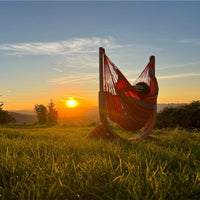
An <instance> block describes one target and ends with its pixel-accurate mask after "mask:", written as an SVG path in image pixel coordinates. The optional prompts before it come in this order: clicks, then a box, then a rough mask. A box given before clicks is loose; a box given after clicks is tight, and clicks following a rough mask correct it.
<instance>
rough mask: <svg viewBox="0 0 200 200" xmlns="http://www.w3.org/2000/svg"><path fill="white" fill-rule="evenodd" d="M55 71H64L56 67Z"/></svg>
mask: <svg viewBox="0 0 200 200" xmlns="http://www.w3.org/2000/svg"><path fill="white" fill-rule="evenodd" d="M53 70H54V71H57V72H63V70H62V69H59V68H56V67H54V68H53Z"/></svg>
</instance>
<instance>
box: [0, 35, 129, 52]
mask: <svg viewBox="0 0 200 200" xmlns="http://www.w3.org/2000/svg"><path fill="white" fill-rule="evenodd" d="M100 46H103V47H105V48H107V49H116V48H122V47H125V46H129V45H119V44H117V43H116V41H115V39H114V38H113V37H107V38H100V37H91V38H71V39H69V40H65V41H59V42H30V43H17V44H1V45H0V51H3V52H4V53H5V54H6V55H69V54H80V53H81V54H88V53H96V52H97V51H98V47H100Z"/></svg>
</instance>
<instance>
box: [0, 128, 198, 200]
mask: <svg viewBox="0 0 200 200" xmlns="http://www.w3.org/2000/svg"><path fill="white" fill-rule="evenodd" d="M91 129H92V127H59V126H57V127H37V126H35V127H31V126H24V127H11V128H9V127H7V128H0V199H6V200H7V199H21V200H23V199H26V200H28V199H42V200H45V199H73V200H74V199H87V200H90V199H93V200H96V199H108V200H109V199H116V200H117V199H120V200H121V199H199V197H200V159H199V158H200V134H199V133H190V132H187V131H185V130H180V129H173V130H162V131H161V130H155V131H154V135H155V136H156V137H157V138H159V140H158V141H150V140H135V141H132V142H127V141H123V142H119V141H107V140H98V141H93V140H92V141H85V140H84V137H85V136H86V135H87V133H88V132H89V131H90V130H91ZM120 135H122V136H124V137H127V133H125V132H123V131H120Z"/></svg>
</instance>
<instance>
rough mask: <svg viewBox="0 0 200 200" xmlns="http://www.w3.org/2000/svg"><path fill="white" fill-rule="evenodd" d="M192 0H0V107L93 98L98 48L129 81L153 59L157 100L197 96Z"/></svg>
mask: <svg viewBox="0 0 200 200" xmlns="http://www.w3.org/2000/svg"><path fill="white" fill-rule="evenodd" d="M199 10H200V2H198V1H194V2H190V1H188V2H187V1H183V2H182V1H177V2H172V1H168V2H167V1H166V2H160V1H154V2H151V1H145V2H138V1H137V2H135V1H133V2H131V1H127V2H125V1H121V2H120V1H116V2H114V1H111V2H106V1H103V2H98V1H95V2H92V1H87V2H85V1H79V2H77V1H74V2H72V1H71V2H69V1H66V2H64V1H60V2H53V1H50V2H39V1H36V2H23V1H22V2H0V95H1V96H0V100H1V101H4V104H5V105H4V108H5V109H7V110H26V109H33V108H34V105H35V104H44V105H47V104H48V102H49V101H50V99H53V100H54V101H55V103H56V104H57V105H60V106H61V105H62V103H63V102H64V101H65V100H66V99H68V98H70V97H74V98H76V99H77V100H78V101H79V106H97V105H98V90H99V88H98V86H99V85H98V77H99V75H98V62H99V60H98V59H99V58H98V56H99V54H98V49H99V47H100V46H102V47H104V48H105V50H106V54H107V55H108V57H109V58H110V59H111V60H112V61H113V62H114V63H115V64H116V65H117V66H118V68H119V69H120V70H121V71H122V73H124V75H125V76H126V77H127V78H128V80H129V81H130V82H131V83H133V82H134V80H135V79H136V78H137V77H138V76H139V74H140V73H141V72H142V70H143V69H144V67H145V66H146V65H147V63H148V61H149V57H150V56H151V55H155V58H156V76H157V80H158V84H159V95H158V103H189V102H192V101H194V100H199V99H200V87H199V86H200V25H199V24H200V12H199Z"/></svg>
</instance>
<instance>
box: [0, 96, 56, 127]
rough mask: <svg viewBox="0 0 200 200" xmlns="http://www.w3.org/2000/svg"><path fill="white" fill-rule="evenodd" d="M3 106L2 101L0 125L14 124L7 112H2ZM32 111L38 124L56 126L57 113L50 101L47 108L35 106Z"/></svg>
mask: <svg viewBox="0 0 200 200" xmlns="http://www.w3.org/2000/svg"><path fill="white" fill-rule="evenodd" d="M3 105H4V103H3V101H0V125H3V124H9V123H16V119H15V118H14V117H13V116H12V115H11V114H10V113H9V112H8V111H6V110H3ZM34 110H35V112H36V114H37V119H38V124H52V125H55V124H57V122H58V111H57V109H56V108H55V103H54V102H53V100H52V99H51V100H50V102H49V104H48V105H47V107H46V106H44V105H43V104H36V105H35V107H34Z"/></svg>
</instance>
